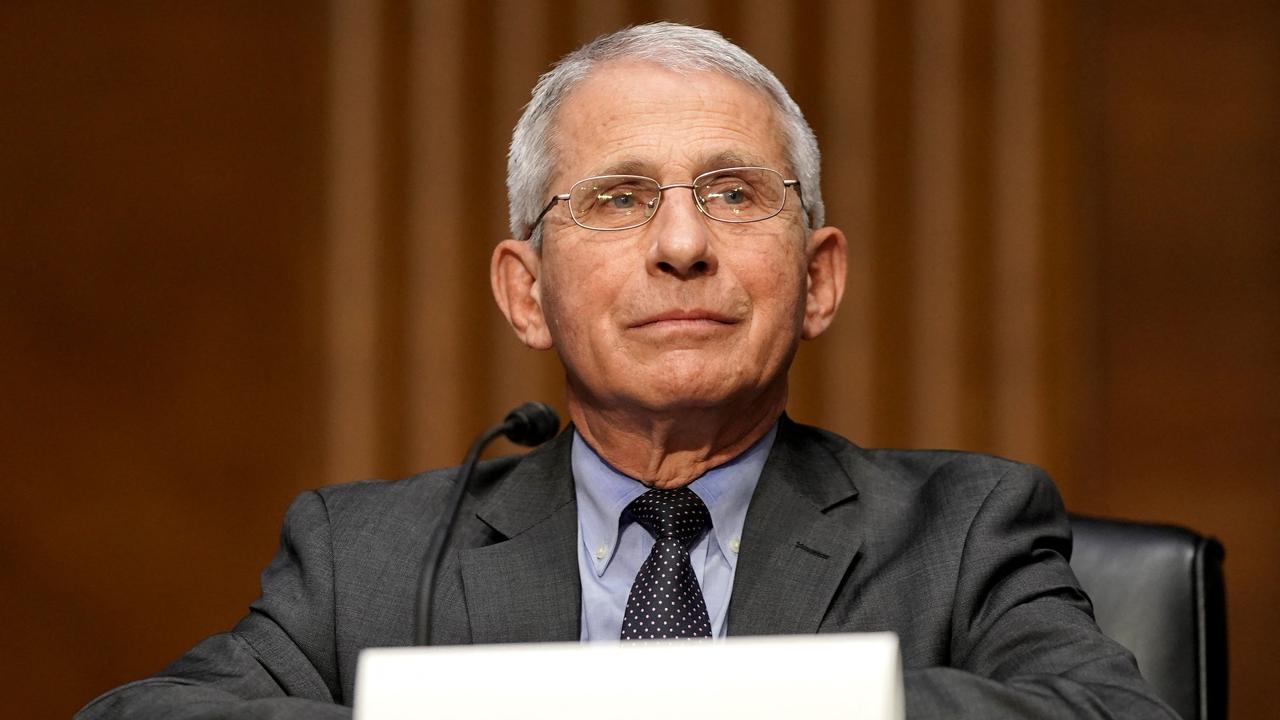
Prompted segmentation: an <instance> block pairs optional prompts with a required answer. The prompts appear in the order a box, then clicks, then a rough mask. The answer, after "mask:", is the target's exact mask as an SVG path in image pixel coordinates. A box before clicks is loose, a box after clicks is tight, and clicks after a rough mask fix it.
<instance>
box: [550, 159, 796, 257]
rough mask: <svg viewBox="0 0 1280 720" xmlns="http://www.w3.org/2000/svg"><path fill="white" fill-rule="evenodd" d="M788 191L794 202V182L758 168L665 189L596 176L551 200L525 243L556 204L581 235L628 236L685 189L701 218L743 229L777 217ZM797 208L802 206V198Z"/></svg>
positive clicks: (649, 181) (635, 179) (639, 180)
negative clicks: (666, 198)
mask: <svg viewBox="0 0 1280 720" xmlns="http://www.w3.org/2000/svg"><path fill="white" fill-rule="evenodd" d="M790 187H794V188H795V189H796V195H797V196H800V181H799V180H787V179H786V178H784V177H783V176H782V173H780V172H778V171H777V170H772V169H770V168H763V167H732V168H723V169H721V170H712V171H711V172H705V173H703V174H701V175H699V176H698V177H696V178H694V179H693V182H691V183H671V184H670V185H661V184H659V183H658V181H657V180H654V179H653V178H649V177H644V176H643V175H599V176H596V177H589V178H585V179H582V180H579V181H578V182H576V183H574V184H573V187H571V188H569V192H567V193H563V194H560V195H555V196H553V197H552V198H551V201H550V202H548V203H547V206H546V207H545V208H543V209H542V212H541V213H538V217H537V219H536V220H534V221H533V224H532V225H530V226H529V230H528V232H527V233H526V234H525V239H526V240H528V239H529V238H530V237H532V235H533V231H534V228H536V227H538V224H539V223H541V222H542V218H543V217H545V216H546V214H547V213H548V212H551V208H553V207H555V206H556V203H559V202H567V203H568V205H569V216H570V217H571V218H573V221H574V222H575V223H576V224H577V225H578V226H580V227H583V228H586V229H587V230H630V229H632V228H638V227H640V226H641V225H644V224H645V223H647V222H649V221H650V220H652V219H653V216H654V214H655V213H657V212H658V206H659V205H660V204H662V193H663V191H664V190H670V189H672V188H688V189H689V190H690V191H692V192H693V200H694V203H696V204H697V206H698V210H699V211H700V212H701V213H702V214H703V215H706V216H707V217H709V218H711V219H712V220H718V221H720V222H726V223H749V222H759V221H760V220H768V219H769V218H771V217H773V216H775V215H777V214H778V213H780V212H782V208H783V206H784V205H786V202H787V188H790ZM800 202H801V205H802V206H803V203H804V198H803V196H800Z"/></svg>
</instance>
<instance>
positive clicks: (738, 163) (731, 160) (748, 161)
mask: <svg viewBox="0 0 1280 720" xmlns="http://www.w3.org/2000/svg"><path fill="white" fill-rule="evenodd" d="M698 165H699V169H700V170H702V171H703V172H706V171H708V170H719V169H721V168H730V167H761V166H763V165H764V163H763V161H761V160H760V159H759V158H758V157H755V156H752V155H743V154H740V153H737V152H733V151H724V152H718V153H716V154H714V155H711V156H710V157H707V158H706V159H705V160H703V161H702V162H700V163H698Z"/></svg>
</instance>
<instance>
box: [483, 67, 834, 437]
mask: <svg viewBox="0 0 1280 720" xmlns="http://www.w3.org/2000/svg"><path fill="white" fill-rule="evenodd" d="M557 130H558V133H557V145H558V147H559V165H558V168H557V173H556V174H555V176H554V177H553V178H552V184H551V187H552V190H553V191H554V192H564V191H566V190H568V188H569V187H570V186H571V185H572V184H573V183H574V182H576V181H578V180H580V179H583V178H586V177H591V176H596V175H605V174H632V175H645V176H648V177H652V178H654V179H656V180H657V181H658V182H659V183H661V184H664V185H665V184H669V183H688V182H690V181H691V180H692V179H693V178H694V177H695V176H697V175H699V174H702V173H704V172H707V171H710V170H716V169H720V168H724V167H731V166H742V165H751V166H761V167H767V168H773V169H776V170H778V171H779V172H781V173H782V174H783V175H784V176H786V177H787V178H790V177H792V171H791V169H790V168H789V167H788V165H787V164H786V162H785V159H784V158H785V155H784V152H783V148H782V145H781V143H780V133H779V130H778V127H777V124H776V122H775V120H774V112H773V109H772V106H771V105H770V104H769V103H768V102H767V100H766V99H765V98H764V97H763V96H762V95H761V94H759V93H758V92H756V91H755V90H753V89H751V88H748V87H747V86H745V85H742V84H741V83H739V82H737V81H734V80H731V79H729V78H727V77H725V76H722V75H719V74H714V73H691V74H689V75H684V76H682V75H678V74H675V73H672V72H670V71H667V70H664V69H661V68H659V67H657V66H655V65H651V64H645V63H639V62H631V61H628V62H617V63H612V64H609V65H606V66H604V67H602V68H599V69H597V70H596V71H595V72H593V73H592V75H591V76H590V77H588V78H587V79H586V80H585V81H584V82H583V83H582V84H581V85H579V87H578V88H576V89H575V90H574V91H573V92H572V93H571V94H570V95H569V97H568V98H567V100H566V102H565V103H564V104H563V105H562V106H561V108H560V110H559V115H558V125H557ZM544 223H545V225H544V228H543V233H544V241H543V246H542V252H541V257H540V258H538V259H537V262H536V266H537V269H536V271H535V272H534V273H533V274H534V275H535V276H536V279H535V280H534V282H533V284H532V286H531V296H532V297H533V299H534V303H535V304H536V306H537V309H538V312H539V313H540V315H541V325H542V326H544V331H542V332H541V333H540V332H538V331H537V330H538V328H537V327H535V331H534V332H531V333H522V337H524V339H525V341H526V342H527V343H528V344H530V345H531V346H534V347H546V346H552V347H555V348H556V350H557V351H558V352H559V355H560V357H561V360H562V361H563V363H564V365H565V367H566V370H567V373H568V377H569V382H570V397H571V398H575V399H577V400H578V401H580V402H586V403H588V404H590V405H591V406H592V407H593V408H595V409H596V410H598V411H603V412H609V411H610V410H616V411H619V412H632V411H635V410H641V411H658V412H664V411H665V412H669V411H678V410H680V409H692V408H700V407H715V406H733V405H738V404H741V403H743V402H746V403H750V402H751V401H752V400H753V399H754V398H757V397H762V396H763V395H765V394H766V391H768V390H774V391H780V392H781V393H782V395H785V383H786V370H787V367H788V366H789V364H790V362H791V358H792V356H793V355H794V353H795V350H796V346H797V344H798V342H799V340H800V338H801V337H802V336H804V335H806V333H807V329H806V293H807V290H808V284H809V283H808V273H809V264H810V260H811V252H810V250H811V242H810V239H809V237H808V233H807V232H806V231H805V228H804V222H803V209H802V206H801V203H800V200H799V198H798V197H797V196H796V195H795V193H794V191H789V192H788V197H787V200H786V205H785V207H784V209H783V211H782V213H781V214H779V215H778V216H776V217H773V218H771V219H768V220H763V221H760V222H753V223H744V224H728V223H722V222H717V221H714V220H711V219H709V218H707V217H706V216H704V215H702V214H701V213H700V212H699V211H698V209H697V207H696V205H695V203H694V200H693V197H692V194H691V193H690V191H689V190H688V189H685V188H673V189H670V190H667V191H665V193H664V195H663V198H662V201H661V204H660V207H659V208H658V211H657V214H656V215H655V216H654V217H653V219H652V220H650V221H649V223H648V224H646V225H644V226H642V227H639V228H634V229H631V230H622V231H613V232H606V231H598V230H587V229H584V228H581V227H578V226H577V225H575V224H574V223H573V221H572V220H571V219H570V216H569V209H568V208H567V207H566V206H565V204H564V203H561V204H560V205H558V206H557V207H556V208H555V209H554V210H553V211H552V212H551V213H549V214H548V215H547V217H546V219H545V220H544ZM840 251H841V252H842V253H843V245H841V247H840ZM501 302H502V301H501V300H500V303H501ZM513 324H515V323H513ZM535 325H539V323H537V322H535ZM822 327H825V322H823V323H822ZM517 330H518V332H519V331H520V329H519V328H517ZM818 332H821V327H819V328H816V330H815V331H814V332H811V333H808V334H810V335H816V334H817V333H818Z"/></svg>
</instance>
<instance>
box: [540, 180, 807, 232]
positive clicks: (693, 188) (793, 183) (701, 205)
mask: <svg viewBox="0 0 1280 720" xmlns="http://www.w3.org/2000/svg"><path fill="white" fill-rule="evenodd" d="M734 170H763V171H765V172H769V173H773V174H774V175H777V176H778V177H779V178H782V203H781V204H780V205H778V209H777V210H774V211H773V212H772V213H770V214H768V215H766V216H764V217H758V218H751V219H750V220H729V219H725V218H718V217H715V216H714V215H712V214H710V213H708V212H707V206H706V203H705V202H704V201H703V199H702V198H700V197H698V192H697V190H698V181H699V180H701V179H703V178H705V177H707V176H708V175H715V174H718V173H724V172H732V171H734ZM607 177H616V178H634V179H637V180H648V181H649V182H652V183H653V184H654V185H657V186H658V196H657V198H655V199H654V203H653V211H652V212H650V213H649V214H648V215H647V216H645V218H644V219H643V220H641V221H640V222H638V223H635V224H634V225H626V226H623V227H616V228H601V227H592V226H590V225H585V224H583V223H582V222H579V220H578V218H577V217H576V216H575V215H574V213H573V207H572V206H570V208H569V219H571V220H573V224H574V225H577V226H578V227H580V228H582V229H584V230H595V231H598V232H616V231H619V230H634V229H636V228H638V227H640V226H642V225H644V224H645V223H647V222H649V221H650V220H652V219H653V217H654V216H655V215H657V214H658V208H660V207H662V194H663V193H664V192H666V191H667V190H671V189H673V188H688V189H689V193H690V194H691V195H693V204H694V205H696V206H697V208H698V212H700V213H702V214H703V215H704V216H706V217H707V218H710V219H711V220H715V221H716V222H722V223H733V224H741V223H753V222H760V221H762V220H768V219H770V218H774V217H777V216H778V215H779V214H780V213H781V212H782V211H783V210H784V209H785V208H786V207H787V195H786V193H787V189H788V188H794V189H795V192H796V197H797V198H799V199H800V207H801V208H802V209H806V210H807V208H805V206H804V193H802V192H801V191H800V181H799V180H788V179H787V178H786V176H785V175H783V174H782V173H780V172H778V171H777V170H774V169H773V168H767V167H756V166H753V165H746V166H742V167H727V168H719V169H717V170H709V171H707V172H704V173H702V174H701V175H699V176H697V177H695V178H694V179H693V182H687V183H671V184H670V185H663V184H661V183H659V182H658V181H657V180H655V179H653V178H651V177H648V176H645V175H592V176H591V177H585V178H582V179H581V180H578V181H577V182H575V183H573V185H570V186H569V190H570V192H567V193H560V194H558V195H552V196H551V200H550V202H548V203H547V206H546V207H544V208H542V212H540V213H538V217H537V218H536V219H534V221H533V224H532V225H530V226H529V229H528V230H527V231H526V232H525V234H524V239H525V240H528V239H530V238H532V237H533V232H534V230H536V229H537V228H538V226H539V225H540V224H541V223H542V219H543V218H544V217H546V216H547V213H549V212H551V208H554V207H555V206H556V204H557V203H560V202H565V203H568V202H569V201H570V198H572V197H573V194H572V190H573V188H575V187H577V186H579V185H581V184H582V183H585V182H590V181H592V180H598V179H600V178H607Z"/></svg>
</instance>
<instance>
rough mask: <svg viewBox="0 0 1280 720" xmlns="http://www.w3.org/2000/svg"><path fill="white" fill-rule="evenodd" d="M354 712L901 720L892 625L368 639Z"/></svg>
mask: <svg viewBox="0 0 1280 720" xmlns="http://www.w3.org/2000/svg"><path fill="white" fill-rule="evenodd" d="M355 696H356V697H355V700H356V702H355V720H424V719H430V720H438V719H447V718H469V719H478V720H499V719H501V720H511V719H512V718H531V719H539V720H540V719H544V718H545V719H547V720H551V719H552V718H554V719H555V720H587V719H588V718H590V719H591V720H600V719H601V718H610V719H613V718H617V719H619V720H632V719H634V720H641V719H643V720H652V718H655V717H661V718H669V719H671V720H679V719H681V718H690V719H691V720H692V719H694V718H696V719H697V720H709V719H711V718H732V719H733V720H755V719H757V718H758V719H760V720H763V719H765V718H768V719H769V720H777V719H778V718H788V717H792V718H804V719H805V720H835V719H836V718H840V719H841V720H851V719H857V720H901V719H902V717H903V696H902V665H901V661H900V658H899V655H898V637H897V635H894V634H893V633H861V634H846V635H797V636H787V637H766V638H729V639H727V640H723V641H714V642H713V641H669V642H632V643H586V644H583V643H545V644H537V643H534V644H525V645H463V646H453V647H438V648H435V647H432V648H371V649H368V650H364V651H363V652H361V653H360V661H359V665H358V669H357V673H356V689H355Z"/></svg>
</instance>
